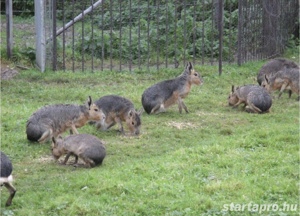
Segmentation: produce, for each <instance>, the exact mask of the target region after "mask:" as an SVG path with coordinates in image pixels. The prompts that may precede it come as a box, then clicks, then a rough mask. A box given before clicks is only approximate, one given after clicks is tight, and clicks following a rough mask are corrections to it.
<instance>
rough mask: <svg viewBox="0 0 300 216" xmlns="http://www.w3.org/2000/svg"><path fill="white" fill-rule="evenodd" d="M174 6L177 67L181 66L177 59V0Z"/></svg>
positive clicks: (175, 62)
mask: <svg viewBox="0 0 300 216" xmlns="http://www.w3.org/2000/svg"><path fill="white" fill-rule="evenodd" d="M174 8H175V20H174V21H175V24H174V25H175V29H174V49H175V50H174V52H175V53H174V55H175V56H174V65H175V68H177V67H178V66H179V62H178V60H177V1H175V2H174Z"/></svg>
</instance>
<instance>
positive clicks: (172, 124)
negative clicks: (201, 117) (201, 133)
mask: <svg viewBox="0 0 300 216" xmlns="http://www.w3.org/2000/svg"><path fill="white" fill-rule="evenodd" d="M166 124H167V125H168V126H169V127H175V128H177V129H179V130H182V129H188V128H197V127H198V126H197V125H195V124H192V123H190V122H175V121H171V122H168V123H166Z"/></svg>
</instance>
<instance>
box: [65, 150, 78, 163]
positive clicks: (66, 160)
mask: <svg viewBox="0 0 300 216" xmlns="http://www.w3.org/2000/svg"><path fill="white" fill-rule="evenodd" d="M71 155H73V153H72V152H68V154H67V155H66V157H65V160H64V162H63V164H67V162H68V160H69V157H70V156H71ZM77 160H78V158H77ZM77 160H76V156H75V162H76V163H77Z"/></svg>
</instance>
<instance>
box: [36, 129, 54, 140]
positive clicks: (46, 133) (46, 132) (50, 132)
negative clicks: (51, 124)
mask: <svg viewBox="0 0 300 216" xmlns="http://www.w3.org/2000/svg"><path fill="white" fill-rule="evenodd" d="M52 134H53V131H52V129H48V130H46V131H45V132H44V133H43V135H42V136H41V138H39V140H38V142H39V143H43V142H44V141H45V140H47V139H49V138H50V137H51V136H52Z"/></svg>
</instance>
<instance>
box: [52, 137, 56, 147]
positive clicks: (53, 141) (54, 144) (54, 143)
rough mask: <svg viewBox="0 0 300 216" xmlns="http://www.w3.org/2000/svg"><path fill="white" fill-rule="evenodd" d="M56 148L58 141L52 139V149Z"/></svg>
mask: <svg viewBox="0 0 300 216" xmlns="http://www.w3.org/2000/svg"><path fill="white" fill-rule="evenodd" d="M55 146H56V139H55V138H54V137H52V143H51V147H52V148H54V147H55Z"/></svg>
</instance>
